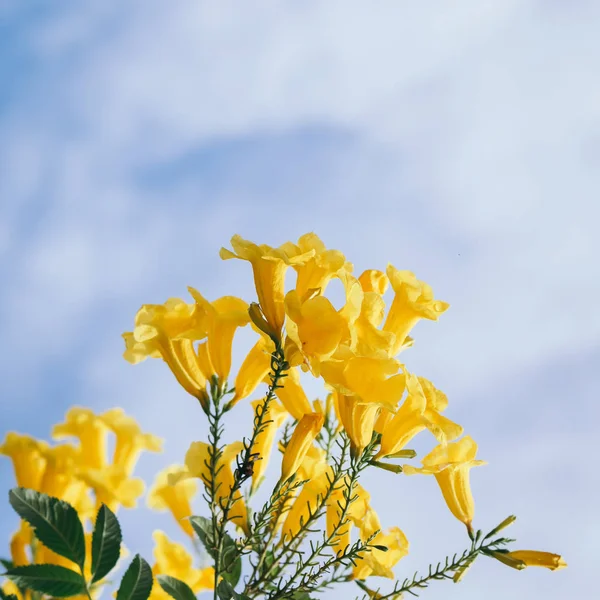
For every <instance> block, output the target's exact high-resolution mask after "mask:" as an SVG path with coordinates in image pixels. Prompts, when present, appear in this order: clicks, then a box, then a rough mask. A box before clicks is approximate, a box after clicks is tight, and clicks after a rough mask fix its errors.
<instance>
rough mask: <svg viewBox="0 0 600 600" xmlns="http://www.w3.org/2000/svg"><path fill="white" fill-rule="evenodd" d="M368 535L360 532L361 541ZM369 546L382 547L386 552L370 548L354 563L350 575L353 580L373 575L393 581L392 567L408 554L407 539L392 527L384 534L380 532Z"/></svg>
mask: <svg viewBox="0 0 600 600" xmlns="http://www.w3.org/2000/svg"><path fill="white" fill-rule="evenodd" d="M369 535H371V534H369ZM369 535H365V534H364V533H362V532H361V539H363V541H366V540H367V539H368V537H369ZM369 544H371V545H376V546H383V547H385V548H386V549H387V550H383V549H382V550H379V549H377V548H372V549H371V551H370V552H365V553H364V554H363V555H362V557H361V558H359V559H358V560H357V561H356V566H355V567H354V570H353V573H352V576H353V577H354V579H365V578H366V577H370V576H373V575H375V576H379V577H387V578H389V579H394V572H393V571H392V567H394V566H395V565H396V564H397V563H398V561H400V560H401V559H402V558H404V557H405V556H406V555H407V554H408V548H409V544H408V539H407V538H406V536H405V535H404V533H403V532H402V530H401V529H400V528H398V527H392V528H391V529H388V531H387V532H386V533H384V532H381V531H380V532H379V533H378V534H377V535H376V536H375V537H374V538H373V539H372V540H371V541H370V542H369Z"/></svg>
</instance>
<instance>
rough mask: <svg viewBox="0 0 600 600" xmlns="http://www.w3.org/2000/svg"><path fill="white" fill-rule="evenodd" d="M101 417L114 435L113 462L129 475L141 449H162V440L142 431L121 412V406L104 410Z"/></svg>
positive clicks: (152, 450)
mask: <svg viewBox="0 0 600 600" xmlns="http://www.w3.org/2000/svg"><path fill="white" fill-rule="evenodd" d="M101 419H102V420H103V421H104V423H106V426H107V427H109V428H110V430H111V431H112V432H113V433H114V434H115V436H116V443H115V450H114V455H113V464H115V465H119V466H120V467H122V469H123V471H124V472H125V473H126V474H127V475H128V476H129V475H131V474H132V473H133V469H134V467H135V464H136V463H137V461H138V458H139V456H140V454H141V452H142V451H144V450H148V451H150V452H161V451H162V440H161V439H160V438H158V437H156V436H155V435H152V434H150V433H143V432H142V430H141V428H140V426H139V425H138V423H137V421H136V420H135V419H134V418H133V417H130V416H128V415H126V414H125V413H124V412H123V409H122V408H113V409H111V410H108V411H106V412H105V413H104V414H103V415H102V416H101Z"/></svg>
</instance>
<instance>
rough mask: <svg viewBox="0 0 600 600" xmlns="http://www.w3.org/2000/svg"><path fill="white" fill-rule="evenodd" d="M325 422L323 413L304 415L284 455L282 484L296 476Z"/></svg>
mask: <svg viewBox="0 0 600 600" xmlns="http://www.w3.org/2000/svg"><path fill="white" fill-rule="evenodd" d="M324 422H325V415H324V414H323V413H309V414H306V415H304V416H303V417H302V418H301V419H300V421H298V424H297V425H296V427H295V429H294V433H292V437H291V438H290V441H289V442H288V445H287V447H286V449H285V452H284V453H283V459H282V461H281V477H280V479H279V481H280V483H284V482H285V481H287V480H288V479H289V478H290V477H291V476H292V475H295V474H296V471H297V470H298V467H299V466H300V464H301V463H302V461H303V460H304V457H305V456H306V454H307V453H308V451H309V450H310V448H311V447H312V444H313V442H314V441H315V438H316V437H317V435H319V432H320V431H321V428H322V427H323V423H324Z"/></svg>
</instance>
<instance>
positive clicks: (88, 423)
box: [52, 406, 108, 469]
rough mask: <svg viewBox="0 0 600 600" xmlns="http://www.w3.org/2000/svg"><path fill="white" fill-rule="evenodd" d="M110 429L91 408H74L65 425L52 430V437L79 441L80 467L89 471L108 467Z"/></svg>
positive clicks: (59, 425) (68, 412)
mask: <svg viewBox="0 0 600 600" xmlns="http://www.w3.org/2000/svg"><path fill="white" fill-rule="evenodd" d="M107 434H108V427H107V426H106V423H105V422H104V421H103V420H102V417H99V416H98V415H96V414H94V412H93V411H91V410H90V409H89V408H82V407H80V406H74V407H73V408H70V409H69V410H68V411H67V414H66V419H65V422H64V423H60V424H58V425H55V426H54V427H53V428H52V437H53V438H54V439H55V440H62V439H65V438H68V437H74V438H77V439H78V440H79V448H80V452H81V459H80V465H81V466H82V467H85V468H89V469H103V468H104V467H105V466H106V443H107V439H106V438H107Z"/></svg>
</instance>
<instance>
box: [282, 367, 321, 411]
mask: <svg viewBox="0 0 600 600" xmlns="http://www.w3.org/2000/svg"><path fill="white" fill-rule="evenodd" d="M281 385H282V386H283V387H280V388H277V389H276V390H275V394H276V395H277V397H278V398H279V399H280V400H281V403H282V404H283V406H285V409H286V410H287V411H288V412H289V413H290V415H292V417H294V419H296V420H297V421H299V420H300V419H301V418H302V417H303V416H304V415H306V414H309V413H311V412H312V406H311V405H310V402H309V400H308V397H307V396H306V392H305V391H304V388H303V387H302V385H301V384H300V374H299V373H298V369H297V368H296V367H293V368H291V369H290V370H289V371H286V377H284V378H283V380H282V381H281Z"/></svg>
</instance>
